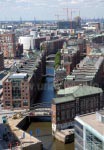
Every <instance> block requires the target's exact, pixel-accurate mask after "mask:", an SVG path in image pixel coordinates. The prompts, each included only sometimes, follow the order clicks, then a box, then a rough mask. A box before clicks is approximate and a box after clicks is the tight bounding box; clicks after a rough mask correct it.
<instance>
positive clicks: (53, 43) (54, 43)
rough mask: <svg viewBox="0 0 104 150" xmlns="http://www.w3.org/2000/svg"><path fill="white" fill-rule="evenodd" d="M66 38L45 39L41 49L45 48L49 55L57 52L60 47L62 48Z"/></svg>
mask: <svg viewBox="0 0 104 150" xmlns="http://www.w3.org/2000/svg"><path fill="white" fill-rule="evenodd" d="M65 41H66V40H65V39H62V38H60V39H56V40H50V41H44V42H42V44H41V49H44V50H45V51H46V53H47V55H50V54H56V53H57V51H58V50H59V49H62V47H63V44H64V42H65Z"/></svg>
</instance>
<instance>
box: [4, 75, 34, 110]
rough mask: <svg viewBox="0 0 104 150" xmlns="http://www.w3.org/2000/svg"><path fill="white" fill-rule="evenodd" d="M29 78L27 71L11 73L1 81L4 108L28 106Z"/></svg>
mask: <svg viewBox="0 0 104 150" xmlns="http://www.w3.org/2000/svg"><path fill="white" fill-rule="evenodd" d="M30 82H31V80H30V78H29V77H28V74H27V73H17V74H12V75H11V76H9V78H8V79H7V80H6V81H5V82H4V83H3V102H4V108H5V109H9V108H14V109H15V108H29V107H30V90H31V89H30V85H31V84H30Z"/></svg>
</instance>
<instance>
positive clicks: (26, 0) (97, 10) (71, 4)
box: [0, 0, 104, 21]
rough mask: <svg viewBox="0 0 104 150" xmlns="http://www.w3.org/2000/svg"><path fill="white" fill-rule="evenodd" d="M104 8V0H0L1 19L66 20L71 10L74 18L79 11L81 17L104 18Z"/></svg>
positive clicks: (69, 16)
mask: <svg viewBox="0 0 104 150" xmlns="http://www.w3.org/2000/svg"><path fill="white" fill-rule="evenodd" d="M66 8H68V15H67V9H66ZM103 9H104V0H0V20H3V21H4V20H10V21H12V20H20V18H22V20H34V19H35V20H58V19H59V20H65V19H67V18H71V11H72V18H74V17H75V16H78V15H79V11H80V17H81V18H98V17H100V18H102V17H104V11H103ZM57 15H60V16H59V17H57Z"/></svg>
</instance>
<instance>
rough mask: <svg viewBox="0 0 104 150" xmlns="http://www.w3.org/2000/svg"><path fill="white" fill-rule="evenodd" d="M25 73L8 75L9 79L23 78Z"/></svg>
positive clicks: (25, 76) (25, 75)
mask: <svg viewBox="0 0 104 150" xmlns="http://www.w3.org/2000/svg"><path fill="white" fill-rule="evenodd" d="M27 76H28V74H27V73H14V74H12V75H10V76H9V79H24V78H27Z"/></svg>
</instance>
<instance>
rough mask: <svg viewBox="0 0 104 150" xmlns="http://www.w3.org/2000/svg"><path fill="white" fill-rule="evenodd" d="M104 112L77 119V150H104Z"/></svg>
mask: <svg viewBox="0 0 104 150" xmlns="http://www.w3.org/2000/svg"><path fill="white" fill-rule="evenodd" d="M103 130H104V110H101V111H98V112H96V113H92V114H87V115H82V116H77V117H76V118H75V150H93V149H96V150H103V149H104V132H103Z"/></svg>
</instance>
